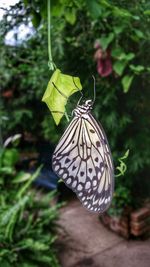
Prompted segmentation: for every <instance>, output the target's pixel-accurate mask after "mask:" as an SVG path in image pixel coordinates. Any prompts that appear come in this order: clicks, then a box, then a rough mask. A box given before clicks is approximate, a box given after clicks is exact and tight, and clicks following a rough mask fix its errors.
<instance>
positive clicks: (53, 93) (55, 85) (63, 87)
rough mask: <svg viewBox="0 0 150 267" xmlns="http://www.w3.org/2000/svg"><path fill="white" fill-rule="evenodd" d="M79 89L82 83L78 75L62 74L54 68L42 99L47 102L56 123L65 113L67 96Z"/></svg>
mask: <svg viewBox="0 0 150 267" xmlns="http://www.w3.org/2000/svg"><path fill="white" fill-rule="evenodd" d="M81 89H82V85H81V83H80V79H79V78H78V77H73V76H70V75H66V74H62V73H61V71H60V70H59V69H56V70H55V72H54V73H53V75H52V77H51V79H50V81H49V83H48V86H47V89H46V91H45V93H44V95H43V98H42V101H43V102H45V103H46V104H47V106H48V108H49V110H50V111H51V113H52V116H53V118H54V121H55V123H56V124H57V125H58V124H59V122H60V120H61V118H62V117H63V115H64V113H65V105H66V104H67V100H68V98H69V97H70V96H71V95H72V94H73V93H75V92H77V91H79V90H81Z"/></svg>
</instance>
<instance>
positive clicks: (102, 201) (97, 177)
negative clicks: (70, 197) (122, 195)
mask: <svg viewBox="0 0 150 267" xmlns="http://www.w3.org/2000/svg"><path fill="white" fill-rule="evenodd" d="M92 108H93V101H92V100H86V101H85V103H84V104H82V105H79V104H78V105H77V107H76V108H75V109H74V111H73V114H74V117H73V119H72V121H71V122H70V124H69V126H68V127H67V129H66V131H65V132H64V134H63V136H62V137H61V139H60V141H59V143H58V145H57V147H56V149H55V151H54V153H53V158H52V168H53V170H54V172H55V173H56V174H57V175H58V176H59V177H60V178H61V179H63V181H64V182H65V184H66V185H67V186H68V187H69V188H70V189H72V190H73V191H74V192H75V193H76V195H77V197H78V198H79V200H80V201H81V203H82V204H83V206H84V207H86V208H87V209H88V210H90V211H94V212H99V213H102V212H104V211H105V210H106V209H107V208H108V207H109V205H110V204H111V201H112V196H113V190H114V167H113V160H112V156H111V151H110V148H109V144H108V141H107V138H106V135H105V132H104V130H103V128H102V125H101V124H99V123H98V122H97V121H96V120H95V118H94V117H93V115H92V114H91V110H92Z"/></svg>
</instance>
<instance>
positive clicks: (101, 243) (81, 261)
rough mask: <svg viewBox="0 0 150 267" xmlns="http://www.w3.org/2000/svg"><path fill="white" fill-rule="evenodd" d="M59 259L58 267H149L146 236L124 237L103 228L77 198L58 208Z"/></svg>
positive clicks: (149, 252)
mask: <svg viewBox="0 0 150 267" xmlns="http://www.w3.org/2000/svg"><path fill="white" fill-rule="evenodd" d="M59 225H60V230H59V240H58V248H59V258H60V263H61V266H62V267H88V266H90V267H149V266H150V239H147V240H129V241H127V240H125V239H123V238H122V237H120V236H117V235H116V234H115V233H113V232H111V231H109V230H108V229H106V228H105V227H104V226H103V225H102V224H101V222H100V221H99V217H98V215H97V214H94V213H91V212H89V211H87V210H86V209H85V208H83V207H82V205H81V204H80V202H79V201H78V200H73V201H70V202H69V203H68V204H67V205H66V206H65V207H63V208H62V209H61V215H60V219H59Z"/></svg>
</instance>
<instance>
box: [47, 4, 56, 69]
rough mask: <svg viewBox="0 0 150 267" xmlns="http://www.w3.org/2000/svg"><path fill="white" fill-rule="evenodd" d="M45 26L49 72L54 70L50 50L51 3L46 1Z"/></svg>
mask: <svg viewBox="0 0 150 267" xmlns="http://www.w3.org/2000/svg"><path fill="white" fill-rule="evenodd" d="M47 24H48V59H49V61H48V66H49V69H50V70H52V71H53V70H54V69H55V64H54V62H53V58H52V49H51V3H50V0H47Z"/></svg>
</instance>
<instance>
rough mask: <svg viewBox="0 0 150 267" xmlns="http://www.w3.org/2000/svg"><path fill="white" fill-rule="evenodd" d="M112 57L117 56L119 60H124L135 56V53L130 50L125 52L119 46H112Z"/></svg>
mask: <svg viewBox="0 0 150 267" xmlns="http://www.w3.org/2000/svg"><path fill="white" fill-rule="evenodd" d="M111 55H112V57H114V58H117V59H119V60H126V61H130V60H132V59H133V58H135V54H134V53H132V52H130V53H125V52H124V51H123V49H122V48H121V47H117V48H113V49H112V52H111Z"/></svg>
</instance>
